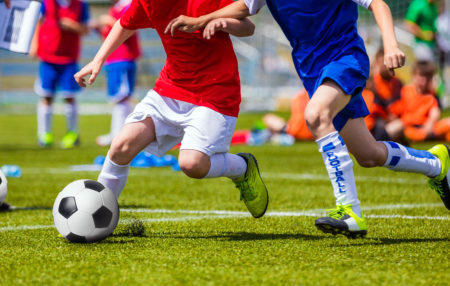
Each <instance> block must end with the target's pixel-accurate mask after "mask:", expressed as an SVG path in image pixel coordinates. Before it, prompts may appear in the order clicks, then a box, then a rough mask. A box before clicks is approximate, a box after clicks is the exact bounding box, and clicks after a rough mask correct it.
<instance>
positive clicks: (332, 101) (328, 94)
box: [306, 80, 350, 118]
mask: <svg viewBox="0 0 450 286" xmlns="http://www.w3.org/2000/svg"><path fill="white" fill-rule="evenodd" d="M349 101H350V96H349V95H347V94H345V93H344V91H343V90H342V89H341V88H340V87H339V85H338V84H337V83H335V82H334V81H332V80H326V81H324V82H323V83H322V85H320V86H319V88H317V90H316V91H315V93H314V95H313V96H312V97H311V100H310V101H309V103H308V105H307V107H306V108H307V109H311V108H312V109H313V110H317V111H320V112H327V113H329V114H330V115H331V118H334V117H335V116H336V115H337V114H338V113H339V112H340V111H341V110H342V109H343V108H344V107H345V106H346V105H347V104H348V103H349Z"/></svg>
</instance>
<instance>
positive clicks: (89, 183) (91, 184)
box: [84, 180, 105, 192]
mask: <svg viewBox="0 0 450 286" xmlns="http://www.w3.org/2000/svg"><path fill="white" fill-rule="evenodd" d="M84 187H85V188H86V189H91V190H94V191H97V192H101V191H103V190H104V189H105V186H103V185H102V184H101V183H99V182H97V181H93V180H86V181H84Z"/></svg>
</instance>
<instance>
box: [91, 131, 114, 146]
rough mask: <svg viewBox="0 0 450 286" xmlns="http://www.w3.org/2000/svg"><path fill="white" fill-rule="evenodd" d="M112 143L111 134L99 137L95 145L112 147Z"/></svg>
mask: <svg viewBox="0 0 450 286" xmlns="http://www.w3.org/2000/svg"><path fill="white" fill-rule="evenodd" d="M111 142H112V136H111V134H105V135H100V136H97V138H96V139H95V143H97V145H98V146H101V147H106V146H109V145H111Z"/></svg>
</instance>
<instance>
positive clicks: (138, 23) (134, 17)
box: [120, 0, 154, 30]
mask: <svg viewBox="0 0 450 286" xmlns="http://www.w3.org/2000/svg"><path fill="white" fill-rule="evenodd" d="M150 2H151V1H143V0H133V1H132V2H131V5H130V8H128V9H127V10H126V11H125V13H124V14H123V15H122V17H121V18H120V25H122V27H124V28H125V29H129V30H136V29H145V28H154V26H153V23H152V21H151V18H150V15H151V12H152V7H151V3H150Z"/></svg>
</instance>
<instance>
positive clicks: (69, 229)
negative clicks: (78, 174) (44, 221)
mask: <svg viewBox="0 0 450 286" xmlns="http://www.w3.org/2000/svg"><path fill="white" fill-rule="evenodd" d="M53 220H54V222H55V226H56V229H57V230H58V231H59V233H60V234H61V235H62V236H64V237H65V238H66V239H67V240H69V241H71V242H96V241H100V240H102V239H105V238H106V237H108V236H109V235H111V234H112V232H113V231H114V229H115V228H116V226H117V222H118V221H119V205H118V203H117V199H116V197H115V196H114V194H113V193H112V192H111V190H110V189H108V188H106V187H105V186H104V185H102V184H101V183H99V182H97V181H93V180H78V181H74V182H72V183H70V184H68V185H67V186H66V187H65V188H64V189H63V190H62V191H61V192H60V193H59V194H58V196H57V197H56V200H55V204H54V205H53Z"/></svg>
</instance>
